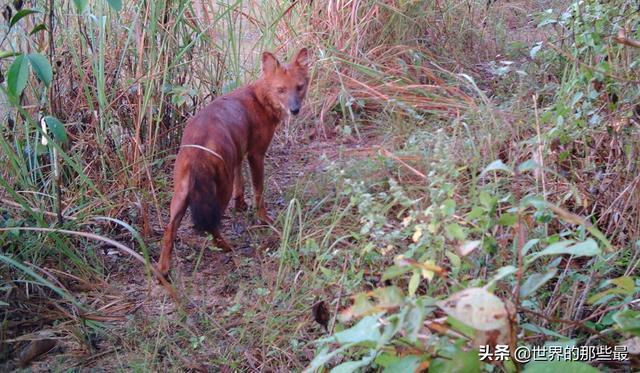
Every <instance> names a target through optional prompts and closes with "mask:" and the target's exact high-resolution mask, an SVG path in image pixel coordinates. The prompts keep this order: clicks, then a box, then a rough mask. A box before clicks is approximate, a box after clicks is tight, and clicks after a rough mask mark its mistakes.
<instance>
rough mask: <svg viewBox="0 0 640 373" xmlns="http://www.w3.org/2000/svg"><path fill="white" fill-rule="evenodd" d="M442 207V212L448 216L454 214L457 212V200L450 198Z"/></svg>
mask: <svg viewBox="0 0 640 373" xmlns="http://www.w3.org/2000/svg"><path fill="white" fill-rule="evenodd" d="M440 208H441V209H442V213H443V214H445V215H446V216H453V214H455V212H456V201H454V200H452V199H448V200H446V201H444V202H443V203H442V206H440Z"/></svg>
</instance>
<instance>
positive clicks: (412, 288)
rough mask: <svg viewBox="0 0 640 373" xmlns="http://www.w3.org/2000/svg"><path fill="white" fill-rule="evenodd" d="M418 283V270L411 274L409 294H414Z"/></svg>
mask: <svg viewBox="0 0 640 373" xmlns="http://www.w3.org/2000/svg"><path fill="white" fill-rule="evenodd" d="M419 285H420V271H414V272H413V276H411V280H409V290H408V291H409V295H410V296H414V295H416V290H418V286H419Z"/></svg>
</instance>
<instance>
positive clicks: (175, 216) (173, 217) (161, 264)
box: [158, 178, 189, 277]
mask: <svg viewBox="0 0 640 373" xmlns="http://www.w3.org/2000/svg"><path fill="white" fill-rule="evenodd" d="M188 183H189V182H188V178H184V179H183V180H182V181H179V182H176V187H175V190H174V193H173V197H172V198H171V208H170V212H169V224H167V227H166V229H165V231H164V236H163V237H162V251H161V252H160V260H159V261H158V271H160V273H162V275H163V276H165V277H167V274H168V273H169V266H170V265H171V251H172V250H173V241H174V240H175V238H176V234H177V233H178V227H179V226H180V222H181V221H182V218H183V217H184V213H185V211H186V210H187V204H188V200H187V199H188V195H189V184H188Z"/></svg>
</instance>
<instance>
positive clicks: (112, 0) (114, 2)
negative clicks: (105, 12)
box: [107, 0, 122, 12]
mask: <svg viewBox="0 0 640 373" xmlns="http://www.w3.org/2000/svg"><path fill="white" fill-rule="evenodd" d="M107 3H109V5H110V6H111V7H112V8H113V9H114V10H115V11H116V12H119V11H121V10H122V0H107Z"/></svg>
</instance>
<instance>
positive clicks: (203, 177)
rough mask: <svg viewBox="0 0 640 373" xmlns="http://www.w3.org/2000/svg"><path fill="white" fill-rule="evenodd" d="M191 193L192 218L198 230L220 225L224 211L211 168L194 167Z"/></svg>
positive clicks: (214, 227) (211, 228) (208, 230)
mask: <svg viewBox="0 0 640 373" xmlns="http://www.w3.org/2000/svg"><path fill="white" fill-rule="evenodd" d="M191 175H192V176H191V177H192V184H191V191H190V193H189V209H191V219H192V220H193V224H194V226H195V228H196V229H197V230H200V231H207V232H211V231H213V230H214V229H217V228H219V227H220V221H221V220H222V211H221V209H220V204H219V203H218V198H217V195H216V183H215V181H214V180H215V179H214V175H212V174H211V170H206V169H205V168H204V167H203V168H200V169H198V168H196V167H194V168H193V169H192V170H191Z"/></svg>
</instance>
